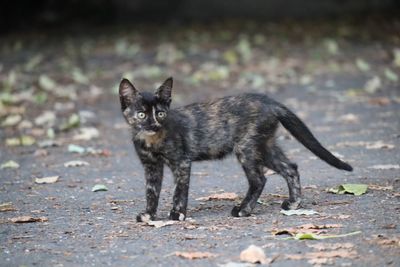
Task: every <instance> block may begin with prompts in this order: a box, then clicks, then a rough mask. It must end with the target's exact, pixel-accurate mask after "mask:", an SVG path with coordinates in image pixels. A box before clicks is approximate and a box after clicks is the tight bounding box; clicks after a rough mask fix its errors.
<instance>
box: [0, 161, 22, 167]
mask: <svg viewBox="0 0 400 267" xmlns="http://www.w3.org/2000/svg"><path fill="white" fill-rule="evenodd" d="M18 168H19V164H18V163H17V162H15V161H13V160H9V161H6V162H4V163H2V164H1V166H0V169H18Z"/></svg>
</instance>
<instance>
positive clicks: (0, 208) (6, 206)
mask: <svg viewBox="0 0 400 267" xmlns="http://www.w3.org/2000/svg"><path fill="white" fill-rule="evenodd" d="M15 210H16V209H15V208H14V206H13V204H12V203H11V202H6V203H1V204H0V212H3V211H15Z"/></svg>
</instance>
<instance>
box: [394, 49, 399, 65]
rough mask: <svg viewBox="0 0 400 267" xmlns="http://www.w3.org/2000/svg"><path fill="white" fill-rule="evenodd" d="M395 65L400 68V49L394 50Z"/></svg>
mask: <svg viewBox="0 0 400 267" xmlns="http://www.w3.org/2000/svg"><path fill="white" fill-rule="evenodd" d="M393 65H394V66H396V67H400V48H395V49H393Z"/></svg>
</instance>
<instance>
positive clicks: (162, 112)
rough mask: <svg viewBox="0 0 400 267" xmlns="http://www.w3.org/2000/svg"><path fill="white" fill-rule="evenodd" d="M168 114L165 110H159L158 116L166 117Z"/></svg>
mask: <svg viewBox="0 0 400 267" xmlns="http://www.w3.org/2000/svg"><path fill="white" fill-rule="evenodd" d="M166 115H167V114H166V113H165V112H164V111H159V112H157V117H159V118H164V117H165V116H166Z"/></svg>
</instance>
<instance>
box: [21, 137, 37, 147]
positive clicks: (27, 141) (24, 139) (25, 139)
mask: <svg viewBox="0 0 400 267" xmlns="http://www.w3.org/2000/svg"><path fill="white" fill-rule="evenodd" d="M35 142H36V140H35V138H33V137H32V136H29V135H23V136H21V145H23V146H31V145H33V144H34V143H35Z"/></svg>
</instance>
